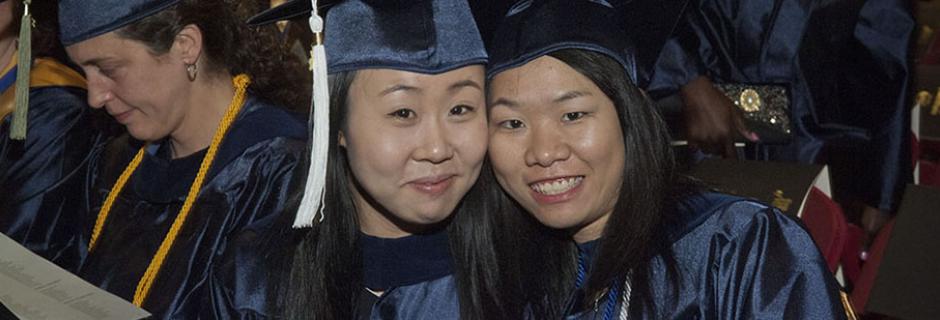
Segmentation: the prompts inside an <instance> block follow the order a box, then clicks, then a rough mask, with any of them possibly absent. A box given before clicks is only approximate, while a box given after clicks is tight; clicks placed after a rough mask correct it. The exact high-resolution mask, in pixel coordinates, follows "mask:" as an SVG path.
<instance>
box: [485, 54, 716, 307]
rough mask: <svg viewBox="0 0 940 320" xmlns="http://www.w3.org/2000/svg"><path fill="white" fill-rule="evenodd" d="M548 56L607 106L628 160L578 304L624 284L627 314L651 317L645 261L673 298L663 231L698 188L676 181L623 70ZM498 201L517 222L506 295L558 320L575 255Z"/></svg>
mask: <svg viewBox="0 0 940 320" xmlns="http://www.w3.org/2000/svg"><path fill="white" fill-rule="evenodd" d="M548 55H549V56H551V57H554V58H556V59H558V60H561V61H562V62H564V63H565V64H567V65H568V66H570V67H572V68H573V69H574V70H576V71H577V72H579V73H581V74H582V75H584V76H586V77H587V78H588V79H590V80H591V81H592V82H593V83H594V84H595V85H597V86H598V88H600V89H601V91H602V92H604V94H605V95H607V97H608V98H609V99H610V100H611V101H612V102H613V104H614V108H615V109H616V111H617V116H618V120H619V122H620V128H621V130H622V134H623V141H624V145H625V150H626V153H627V154H626V162H625V164H624V169H623V176H622V179H623V181H622V184H621V186H620V190H621V194H620V196H619V198H618V199H617V201H616V204H615V205H614V210H613V213H612V214H611V216H610V218H609V220H608V222H607V225H606V226H605V228H604V231H603V235H602V236H601V238H600V239H599V242H598V252H597V258H596V260H595V262H594V266H593V268H592V272H591V275H590V276H589V278H588V279H586V282H585V285H584V287H583V288H584V290H585V295H584V300H583V301H581V303H582V304H584V305H585V306H587V305H593V304H594V303H595V302H596V301H597V299H598V298H600V297H601V296H603V294H605V293H606V292H607V290H608V289H609V288H610V286H611V285H612V284H614V283H615V282H618V281H619V282H622V281H625V280H627V279H628V278H629V281H630V285H631V287H632V292H633V293H632V298H631V304H630V305H631V308H645V310H646V311H650V312H655V311H656V310H654V308H656V304H655V303H654V302H653V301H652V298H651V295H652V290H651V287H650V281H649V279H650V272H651V271H652V270H651V268H652V267H651V266H652V265H651V261H652V259H653V257H656V256H661V257H663V261H664V262H665V265H666V269H667V270H665V272H666V275H667V278H668V279H669V281H671V282H672V283H673V286H672V289H673V290H674V291H675V290H676V288H677V287H678V286H677V281H678V279H679V277H678V269H677V267H676V263H675V259H674V257H673V256H672V254H671V252H670V251H669V250H668V248H669V243H668V241H669V237H668V235H667V234H666V225H668V224H669V223H673V222H675V219H676V218H675V216H676V214H675V212H676V209H677V208H676V207H677V205H678V203H679V202H680V201H681V199H682V198H683V197H684V196H685V195H688V194H691V193H693V192H695V191H696V190H697V189H698V187H697V185H696V184H695V183H693V182H691V181H690V180H689V179H688V178H685V177H684V176H682V175H681V174H680V173H679V171H678V168H677V166H676V163H675V159H674V155H673V151H672V149H671V147H670V145H669V141H670V138H669V133H668V130H667V127H666V124H665V122H664V121H663V120H662V118H661V117H660V115H659V114H658V112H657V111H656V109H655V108H654V107H653V104H652V102H651V100H650V99H649V98H648V97H647V96H646V94H645V93H643V92H642V91H641V90H640V89H639V88H637V87H636V86H635V85H634V84H633V83H632V82H631V81H630V80H629V78H628V77H627V76H626V72H625V71H624V68H623V66H621V65H620V64H619V63H617V62H616V61H615V60H614V59H612V58H610V57H608V56H606V55H604V54H601V53H598V52H595V51H588V50H580V49H564V50H559V51H555V52H551V53H549V54H548ZM490 174H492V173H490ZM487 179H490V178H489V177H488V178H487ZM497 199H498V200H497V201H499V202H500V203H501V204H500V205H499V207H500V208H501V209H502V210H504V211H507V212H506V213H505V214H507V215H509V216H516V218H513V219H514V220H513V221H512V222H510V223H513V224H515V225H516V226H515V228H516V229H517V230H519V231H518V232H516V233H515V238H516V239H514V240H510V241H511V242H516V243H518V246H516V247H515V248H511V249H510V250H515V251H514V252H512V253H511V254H512V255H513V256H517V257H519V258H518V259H515V262H507V263H504V269H503V272H504V273H506V274H507V275H508V276H519V277H520V280H519V281H518V282H515V283H514V286H512V287H510V289H511V290H516V292H515V293H516V294H518V295H520V296H522V297H524V299H525V300H526V304H527V305H528V308H529V309H530V310H529V311H530V312H531V313H532V315H533V316H534V317H535V318H539V319H558V318H562V317H563V315H562V314H561V312H563V309H564V307H565V304H566V302H567V301H566V299H567V298H568V297H569V292H571V289H572V288H573V287H574V282H575V274H576V261H577V258H576V257H577V248H576V246H575V244H574V242H573V240H572V239H571V236H570V233H568V232H567V231H565V230H553V229H550V228H548V227H545V226H543V225H541V224H539V223H538V221H537V220H535V219H534V218H532V217H531V215H529V214H526V213H525V212H523V209H521V207H520V206H519V205H518V204H517V203H515V202H514V201H513V200H512V199H510V198H509V197H508V196H506V195H503V196H502V197H498V198H497ZM674 293H675V292H674ZM674 293H673V294H674Z"/></svg>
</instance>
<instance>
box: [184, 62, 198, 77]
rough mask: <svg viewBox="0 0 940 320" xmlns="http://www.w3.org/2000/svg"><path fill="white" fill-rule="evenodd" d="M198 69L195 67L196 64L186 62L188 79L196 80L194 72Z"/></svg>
mask: <svg viewBox="0 0 940 320" xmlns="http://www.w3.org/2000/svg"><path fill="white" fill-rule="evenodd" d="M198 72H199V70H198V69H197V68H196V64H195V63H193V64H187V65H186V75H187V76H189V81H196V74H197V73H198Z"/></svg>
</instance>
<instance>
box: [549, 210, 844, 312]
mask: <svg viewBox="0 0 940 320" xmlns="http://www.w3.org/2000/svg"><path fill="white" fill-rule="evenodd" d="M685 204H686V205H687V206H686V207H685V208H684V210H682V212H681V215H680V216H681V217H682V218H683V220H682V221H683V222H682V224H681V225H675V226H671V228H670V229H671V230H670V235H671V238H672V239H673V240H674V242H672V246H671V249H672V252H673V254H674V255H675V258H676V260H677V265H678V269H679V276H680V281H679V288H678V290H677V291H678V296H672V294H671V292H672V290H671V284H670V282H669V281H667V280H666V278H665V273H664V271H663V270H665V267H664V265H663V260H662V258H660V257H657V258H654V260H653V266H652V270H653V273H652V278H651V286H650V287H651V288H652V291H653V295H654V298H653V301H655V303H656V310H657V312H658V313H660V314H656V315H651V314H645V313H644V312H643V311H642V310H640V309H641V308H632V307H631V308H629V319H664V318H669V319H842V318H845V312H844V310H843V308H842V304H841V300H840V297H839V289H838V284H837V283H836V282H835V279H833V277H832V275H831V274H830V273H829V271H828V269H827V267H826V264H825V261H824V260H823V258H822V257H821V255H820V254H819V250H818V249H817V248H816V245H815V244H814V242H813V240H812V238H810V236H809V234H808V233H806V231H805V230H804V228H803V227H802V226H801V225H800V224H799V223H798V222H797V221H796V220H794V219H792V218H790V217H788V216H785V215H783V214H781V213H780V212H778V211H777V210H776V209H772V208H769V207H767V206H765V205H763V204H760V203H757V202H754V201H749V200H744V199H741V198H736V197H732V196H727V195H720V194H714V193H709V194H701V195H695V196H692V197H690V198H688V199H687V200H686V201H685ZM588 252H591V251H588ZM589 254H590V253H589ZM633 294H638V293H633ZM622 300H623V299H622V297H620V298H618V299H615V300H614V301H615V303H616V305H615V308H614V310H615V312H614V313H613V315H614V316H613V319H618V312H619V311H620V310H621V308H622ZM607 301H608V300H607V299H603V298H602V299H601V300H600V301H599V304H598V306H597V308H596V309H592V310H586V311H570V312H569V315H568V317H567V319H603V313H604V311H605V308H607Z"/></svg>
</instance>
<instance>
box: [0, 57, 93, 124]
mask: <svg viewBox="0 0 940 320" xmlns="http://www.w3.org/2000/svg"><path fill="white" fill-rule="evenodd" d="M14 56H16V54H14ZM17 72H18V68H17V64H16V59H15V58H14V59H12V60H11V61H10V63H9V64H7V66H6V67H4V68H3V72H2V74H3V76H2V77H0V120H2V119H4V118H6V116H8V115H10V114H11V113H13V110H14V109H15V108H16V105H15V103H14V102H15V99H16V97H15V96H16V77H17ZM43 87H75V88H82V89H86V85H85V78H83V77H82V75H81V74H79V73H78V72H76V71H75V70H72V68H69V67H67V66H65V65H64V64H61V63H59V62H58V61H55V60H52V59H46V58H36V60H34V61H33V66H32V70H30V73H29V88H30V89H35V88H43Z"/></svg>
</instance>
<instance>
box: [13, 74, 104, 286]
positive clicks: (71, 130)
mask: <svg viewBox="0 0 940 320" xmlns="http://www.w3.org/2000/svg"><path fill="white" fill-rule="evenodd" d="M100 116H101V114H99V113H97V112H96V111H93V110H92V109H91V108H89V107H88V105H86V104H85V90H83V89H80V88H72V87H42V88H33V89H31V90H30V106H29V126H28V129H27V130H28V131H27V134H26V140H25V141H13V140H10V137H9V134H10V122H11V119H12V115H10V116H8V117H6V118H5V119H3V121H2V124H0V232H3V233H4V234H6V235H7V236H9V237H10V238H12V239H13V240H16V241H17V242H19V243H21V244H22V245H23V246H25V247H26V248H28V249H29V250H31V251H33V252H34V253H36V254H38V255H40V256H42V257H43V258H46V259H47V260H50V261H52V262H54V263H56V264H58V265H59V266H61V267H63V268H65V269H66V270H70V271H74V269H75V268H77V267H78V264H79V263H80V261H81V258H82V257H83V256H84V252H85V250H84V249H83V248H82V245H83V244H82V243H80V242H81V241H80V235H79V234H80V232H81V231H82V230H81V228H80V227H79V226H81V225H82V221H83V219H82V215H81V214H80V212H79V211H78V210H76V208H77V207H79V205H80V204H81V201H82V193H81V192H80V190H81V185H82V178H83V175H82V172H84V167H85V165H87V163H88V159H89V154H90V153H91V152H90V151H91V150H92V149H93V148H95V147H96V145H101V144H103V141H104V137H103V134H102V133H101V132H100V131H99V130H98V128H96V127H95V126H94V123H95V121H94V120H93V118H95V117H100Z"/></svg>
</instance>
